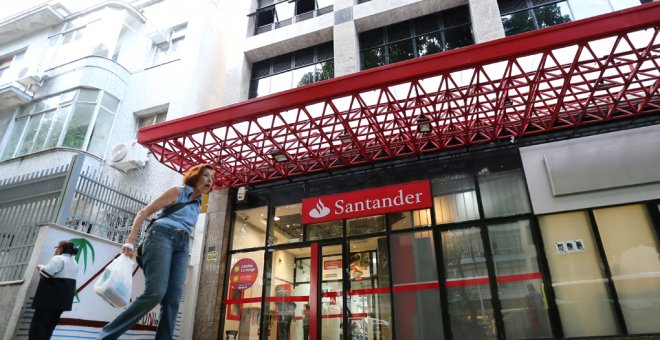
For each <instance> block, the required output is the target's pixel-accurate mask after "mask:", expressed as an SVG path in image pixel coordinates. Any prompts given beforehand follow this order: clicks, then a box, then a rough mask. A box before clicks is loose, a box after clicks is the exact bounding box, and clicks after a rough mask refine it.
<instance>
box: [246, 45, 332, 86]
mask: <svg viewBox="0 0 660 340" xmlns="http://www.w3.org/2000/svg"><path fill="white" fill-rule="evenodd" d="M333 56H334V55H333V46H332V42H330V43H325V44H322V45H318V46H313V47H309V48H306V49H303V50H299V51H296V52H293V53H289V54H285V55H281V56H277V57H275V58H271V59H267V60H263V61H260V62H257V63H254V64H253V66H252V80H251V83H250V94H249V95H250V98H256V97H261V96H265V95H268V94H272V93H276V92H280V91H285V90H289V89H293V88H296V87H300V86H305V85H309V84H312V83H315V82H318V81H321V80H326V79H330V78H334V61H333V59H332V58H333Z"/></svg>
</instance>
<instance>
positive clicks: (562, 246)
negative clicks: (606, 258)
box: [555, 239, 586, 254]
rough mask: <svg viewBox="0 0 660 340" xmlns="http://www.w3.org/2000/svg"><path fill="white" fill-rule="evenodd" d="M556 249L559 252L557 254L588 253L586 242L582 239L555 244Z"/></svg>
mask: <svg viewBox="0 0 660 340" xmlns="http://www.w3.org/2000/svg"><path fill="white" fill-rule="evenodd" d="M555 249H556V250H557V254H569V253H579V252H583V251H586V248H585V247H584V241H583V240H582V239H578V240H567V241H558V242H555Z"/></svg>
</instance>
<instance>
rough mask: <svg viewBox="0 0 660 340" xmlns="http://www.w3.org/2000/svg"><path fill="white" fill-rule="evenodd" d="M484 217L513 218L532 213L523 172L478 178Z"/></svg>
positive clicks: (495, 174)
mask: <svg viewBox="0 0 660 340" xmlns="http://www.w3.org/2000/svg"><path fill="white" fill-rule="evenodd" d="M477 179H478V182H479V190H480V192H481V203H482V205H483V209H484V217H501V216H511V215H518V214H524V213H529V212H531V207H530V204H529V199H528V197H527V186H526V185H525V179H524V177H523V174H522V171H520V170H511V171H502V172H493V173H487V174H483V175H479V176H478V177H477Z"/></svg>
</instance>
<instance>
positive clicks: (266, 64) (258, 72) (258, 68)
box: [252, 59, 270, 79]
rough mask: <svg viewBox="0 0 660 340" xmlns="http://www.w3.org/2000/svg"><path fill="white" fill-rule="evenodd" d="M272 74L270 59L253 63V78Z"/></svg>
mask: <svg viewBox="0 0 660 340" xmlns="http://www.w3.org/2000/svg"><path fill="white" fill-rule="evenodd" d="M269 74H270V59H269V60H264V61H260V62H258V63H254V65H252V79H256V78H261V77H265V76H267V75H269Z"/></svg>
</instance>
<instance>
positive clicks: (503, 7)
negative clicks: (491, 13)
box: [497, 0, 528, 14]
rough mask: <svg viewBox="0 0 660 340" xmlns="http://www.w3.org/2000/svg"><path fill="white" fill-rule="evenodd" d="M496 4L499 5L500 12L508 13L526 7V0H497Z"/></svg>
mask: <svg viewBox="0 0 660 340" xmlns="http://www.w3.org/2000/svg"><path fill="white" fill-rule="evenodd" d="M497 5H498V6H499V7H500V13H501V14H509V13H511V12H515V11H519V10H521V9H526V8H528V7H527V1H526V0H498V1H497Z"/></svg>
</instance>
